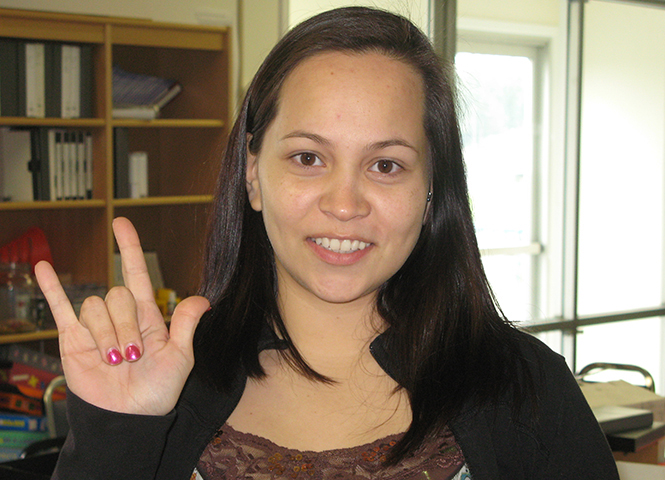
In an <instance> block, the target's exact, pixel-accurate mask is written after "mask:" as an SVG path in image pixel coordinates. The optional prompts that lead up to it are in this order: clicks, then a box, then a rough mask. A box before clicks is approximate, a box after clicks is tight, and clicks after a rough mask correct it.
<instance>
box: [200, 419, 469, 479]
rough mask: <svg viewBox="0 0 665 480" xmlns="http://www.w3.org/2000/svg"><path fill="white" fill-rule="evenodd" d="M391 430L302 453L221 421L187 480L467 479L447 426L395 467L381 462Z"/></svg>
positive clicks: (391, 443)
mask: <svg viewBox="0 0 665 480" xmlns="http://www.w3.org/2000/svg"><path fill="white" fill-rule="evenodd" d="M400 437H401V434H398V435H392V436H389V437H386V438H382V439H379V440H376V441H374V442H371V443H368V444H366V445H361V446H358V447H352V448H344V449H339V450H327V451H323V452H301V451H297V450H293V449H289V448H284V447H280V446H278V445H276V444H275V443H273V442H271V441H270V440H268V439H265V438H262V437H258V436H255V435H252V434H248V433H242V432H238V431H236V430H234V429H233V428H232V427H231V426H230V425H224V426H223V427H222V428H221V429H220V430H219V431H218V432H217V434H216V435H215V437H214V438H213V440H212V441H211V442H210V443H209V444H208V446H207V448H206V449H205V451H204V452H203V454H202V455H201V458H200V460H199V463H198V465H197V467H196V470H195V471H194V473H193V474H192V479H191V480H222V479H224V480H232V479H233V480H235V479H248V480H272V479H290V478H293V479H311V480H329V479H344V480H364V479H382V480H420V479H422V480H466V479H468V480H470V479H471V477H470V476H469V473H468V470H467V468H466V466H465V464H464V455H463V454H462V450H461V449H460V448H459V446H458V445H457V442H456V441H455V437H454V436H453V434H452V432H450V430H446V431H445V432H444V434H443V435H441V436H440V437H438V438H437V439H436V440H435V441H432V442H429V443H427V444H425V445H423V446H422V447H421V448H420V449H419V450H418V451H417V452H416V453H415V454H414V455H412V456H410V457H408V458H406V459H405V460H403V461H402V462H400V463H399V464H398V465H396V466H394V467H387V468H385V467H383V462H385V460H386V455H387V453H388V452H389V451H390V449H391V448H392V447H393V446H394V445H395V444H396V443H397V441H399V439H400Z"/></svg>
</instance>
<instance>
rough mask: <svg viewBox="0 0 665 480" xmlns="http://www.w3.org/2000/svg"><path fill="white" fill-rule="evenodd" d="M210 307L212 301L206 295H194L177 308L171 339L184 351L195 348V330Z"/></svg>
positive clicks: (172, 324) (174, 313) (170, 329)
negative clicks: (193, 344)
mask: <svg viewBox="0 0 665 480" xmlns="http://www.w3.org/2000/svg"><path fill="white" fill-rule="evenodd" d="M209 308H210V302H208V300H207V299H205V298H204V297H199V296H194V297H188V298H186V299H184V300H183V301H182V302H180V303H179V304H178V306H177V307H176V308H175V310H174V312H173V315H172V316H171V327H170V328H169V334H170V337H171V339H170V341H171V342H173V343H174V344H175V345H176V346H177V347H178V348H180V349H181V350H182V351H183V352H187V353H191V352H192V350H193V347H192V343H193V341H194V331H195V330H196V326H197V325H198V324H199V320H200V319H201V317H202V316H203V314H204V313H205V312H206V311H207V310H208V309H209Z"/></svg>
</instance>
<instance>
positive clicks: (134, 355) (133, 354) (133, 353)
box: [125, 344, 141, 362]
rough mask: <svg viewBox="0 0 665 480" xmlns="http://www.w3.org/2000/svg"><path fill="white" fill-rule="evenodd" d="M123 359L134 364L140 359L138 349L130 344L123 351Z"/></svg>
mask: <svg viewBox="0 0 665 480" xmlns="http://www.w3.org/2000/svg"><path fill="white" fill-rule="evenodd" d="M125 358H126V359H127V360H129V361H130V362H135V361H136V360H138V359H139V358H141V351H140V350H139V347H137V346H136V345H134V344H130V345H129V346H128V347H127V349H126V350H125Z"/></svg>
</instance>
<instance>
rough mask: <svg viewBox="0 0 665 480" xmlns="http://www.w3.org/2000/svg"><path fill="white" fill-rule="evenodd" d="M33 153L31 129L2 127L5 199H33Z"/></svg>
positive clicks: (0, 152)
mask: <svg viewBox="0 0 665 480" xmlns="http://www.w3.org/2000/svg"><path fill="white" fill-rule="evenodd" d="M31 155H32V145H31V138H30V130H25V129H17V128H10V127H0V163H2V188H0V190H2V200H3V201H12V202H29V201H32V200H33V190H32V189H33V185H32V183H33V182H32V173H31V172H30V170H29V169H28V164H29V162H30V158H31Z"/></svg>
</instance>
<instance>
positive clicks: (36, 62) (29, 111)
mask: <svg viewBox="0 0 665 480" xmlns="http://www.w3.org/2000/svg"><path fill="white" fill-rule="evenodd" d="M24 48H25V95H26V98H25V108H26V116H28V117H35V118H43V117H45V116H46V103H45V93H46V88H45V74H46V70H45V68H46V65H45V45H44V44H43V43H33V42H27V43H25V44H24Z"/></svg>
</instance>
